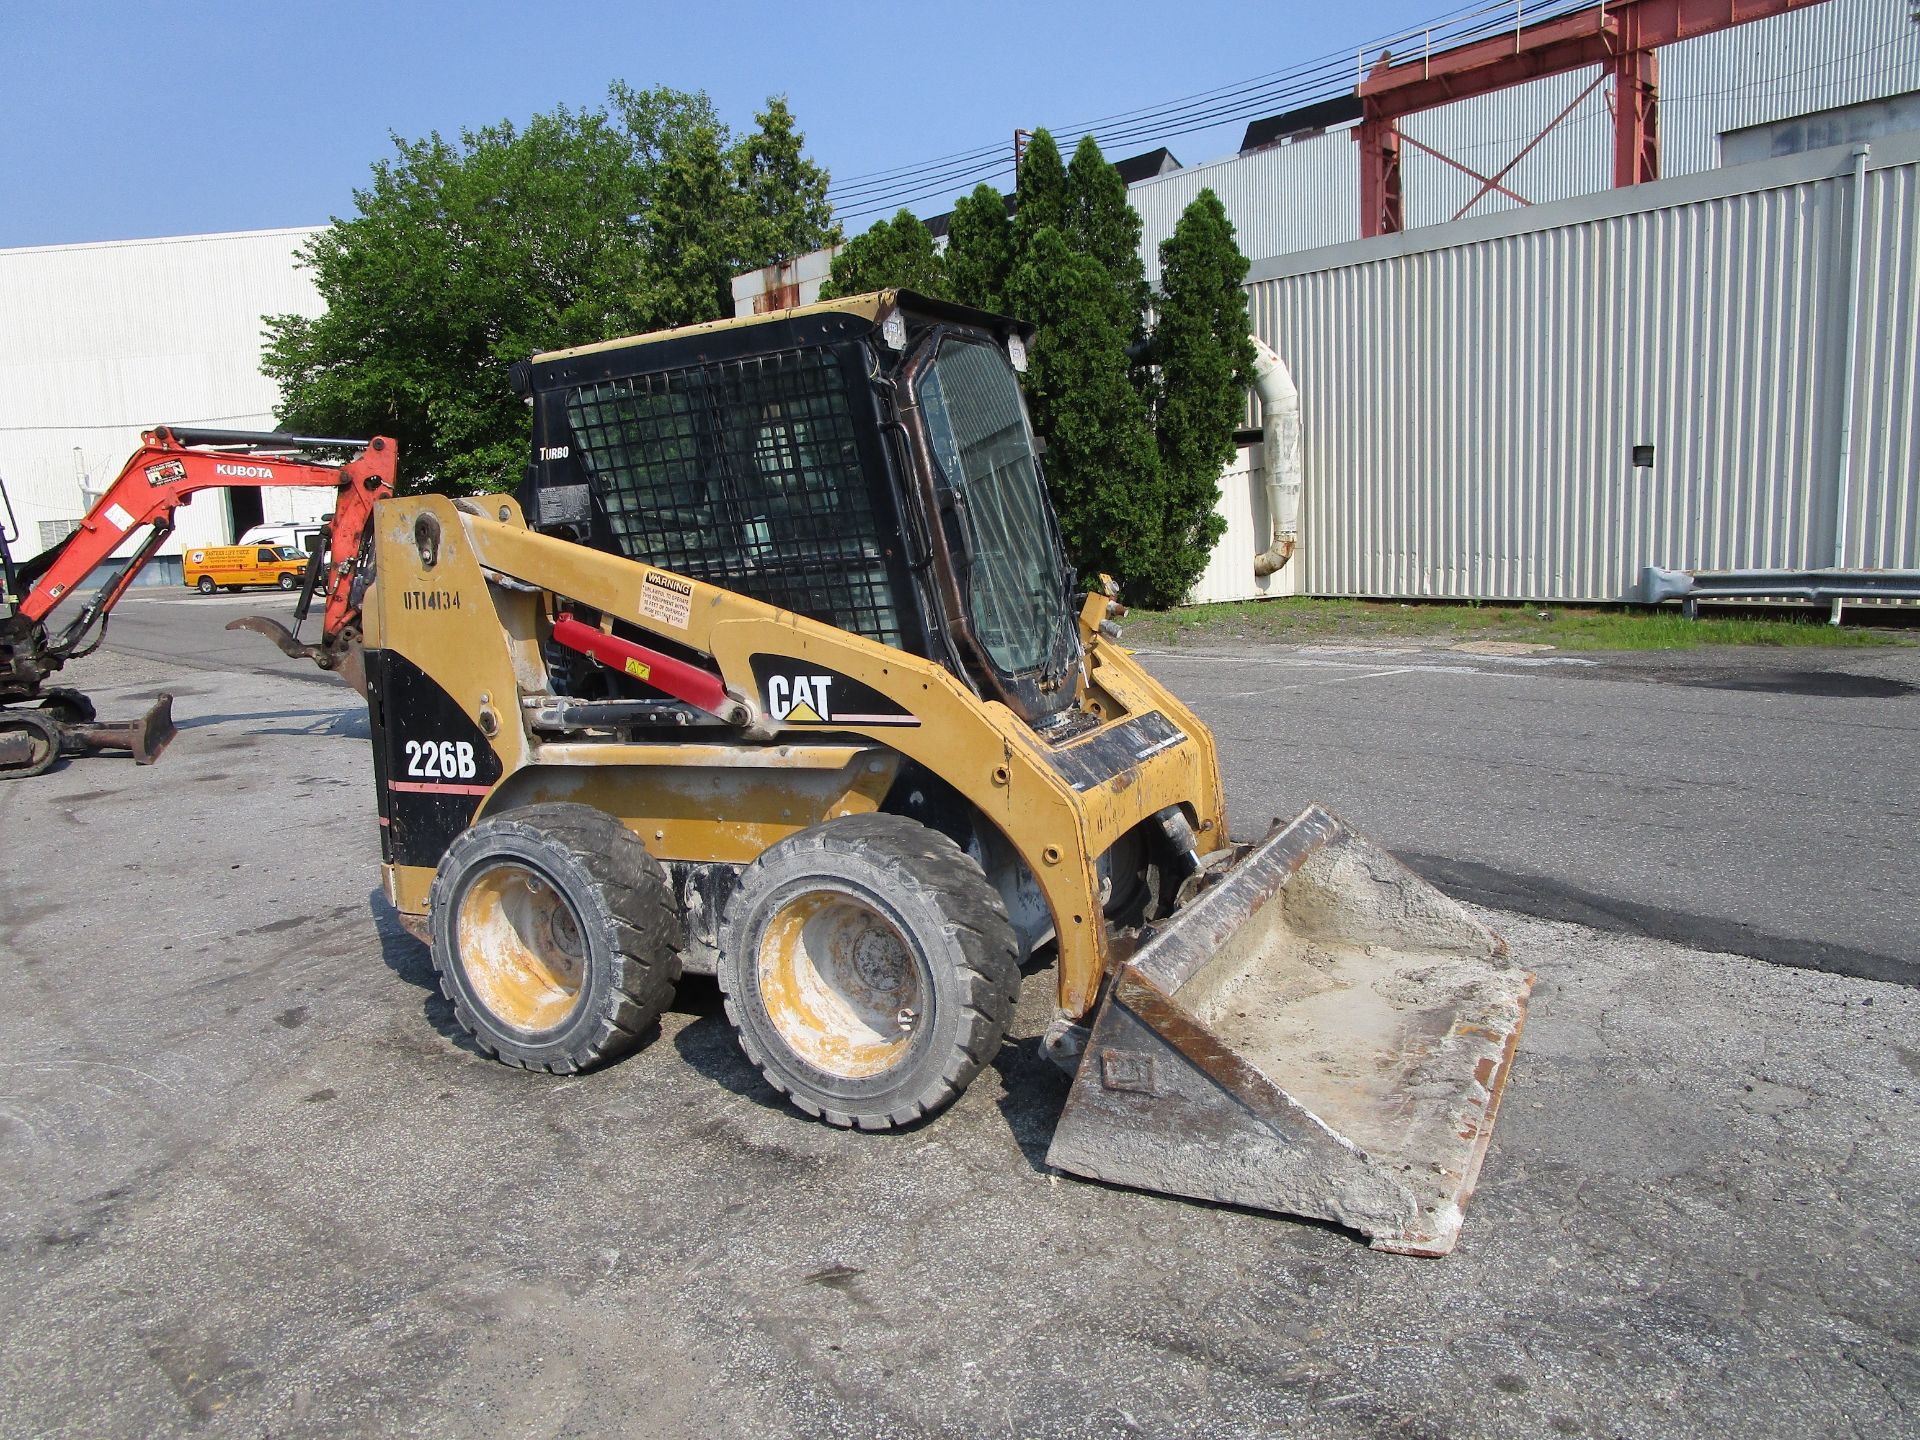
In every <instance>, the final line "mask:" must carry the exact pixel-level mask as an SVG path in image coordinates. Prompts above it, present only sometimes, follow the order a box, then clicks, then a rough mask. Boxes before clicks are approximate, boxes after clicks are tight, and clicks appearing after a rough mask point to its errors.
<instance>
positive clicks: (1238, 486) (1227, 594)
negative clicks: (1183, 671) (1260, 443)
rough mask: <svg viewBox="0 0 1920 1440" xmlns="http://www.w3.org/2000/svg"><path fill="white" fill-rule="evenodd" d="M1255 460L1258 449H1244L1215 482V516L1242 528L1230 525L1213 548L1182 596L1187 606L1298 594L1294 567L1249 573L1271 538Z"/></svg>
mask: <svg viewBox="0 0 1920 1440" xmlns="http://www.w3.org/2000/svg"><path fill="white" fill-rule="evenodd" d="M1259 455H1260V451H1259V447H1257V446H1256V447H1253V448H1252V449H1246V448H1243V449H1242V450H1241V451H1240V455H1239V458H1238V459H1236V460H1235V461H1234V463H1233V464H1231V465H1229V466H1228V467H1227V470H1226V473H1225V474H1223V475H1222V476H1221V477H1220V513H1221V514H1223V515H1233V516H1237V517H1240V519H1241V521H1242V523H1240V524H1237V525H1229V526H1228V527H1227V533H1226V534H1225V535H1223V536H1221V537H1220V543H1219V544H1217V545H1215V546H1214V547H1213V554H1212V555H1211V556H1209V557H1208V559H1207V568H1206V570H1205V571H1204V572H1203V573H1202V574H1201V576H1200V578H1199V579H1198V580H1197V581H1195V582H1194V586H1193V590H1192V591H1191V592H1190V593H1189V595H1188V596H1187V599H1188V601H1189V603H1191V604H1195V605H1204V604H1210V603H1212V602H1213V601H1216V600H1256V599H1264V598H1267V597H1269V596H1275V595H1295V594H1298V593H1299V588H1300V587H1299V577H1300V571H1299V569H1298V567H1296V566H1294V565H1291V564H1289V565H1287V566H1285V567H1283V568H1282V569H1281V570H1280V571H1279V572H1278V573H1277V574H1273V575H1255V574H1254V573H1253V561H1254V557H1255V556H1257V555H1259V554H1260V552H1261V551H1263V550H1265V549H1266V548H1267V542H1268V540H1269V538H1270V537H1271V535H1272V531H1271V530H1270V529H1269V528H1268V522H1267V496H1266V488H1265V485H1264V483H1263V481H1262V477H1261V475H1260V473H1259V472H1258V470H1257V468H1256V467H1257V466H1258V464H1259Z"/></svg>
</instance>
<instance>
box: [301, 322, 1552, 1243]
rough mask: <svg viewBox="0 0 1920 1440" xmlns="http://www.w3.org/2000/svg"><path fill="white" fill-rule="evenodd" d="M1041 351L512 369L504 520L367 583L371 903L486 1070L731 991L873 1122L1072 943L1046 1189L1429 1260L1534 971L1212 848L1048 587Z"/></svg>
mask: <svg viewBox="0 0 1920 1440" xmlns="http://www.w3.org/2000/svg"><path fill="white" fill-rule="evenodd" d="M1031 339H1032V336H1031V333H1030V332H1029V331H1028V330H1027V329H1025V328H1024V327H1022V326H1021V325H1019V324H1017V323H1015V322H1013V321H1010V320H1006V319H1003V318H1000V317H997V316H992V315H987V314H983V313H980V312H977V311H973V310H967V309H962V308H959V307H956V306H952V305H948V304H944V303H940V302H935V301H931V300H926V299H922V298H919V297H916V296H912V295H909V294H906V293H900V292H887V293H882V294H878V295H868V296H864V297H859V298H854V299H847V300H840V301H832V302H827V303H823V304H819V305H814V306H808V307H804V308H801V309H795V310H789V311H784V312H781V313H778V314H774V315H767V316H758V317H752V318H746V319H740V320H732V321H722V322H716V323H714V324H710V325H701V326H696V327H692V328H688V329H682V330H675V331H670V332H665V333H661V334H655V335H646V336H641V337H638V338H635V339H627V340H616V341H612V342H609V343H607V344H602V345H592V346H587V347H584V348H580V349H574V350H566V351H560V352H557V353H553V354H547V355H541V356H537V357H535V358H534V359H533V360H532V361H531V362H528V363H523V364H521V365H517V366H515V367H514V374H513V377H512V378H513V380H514V383H515V385H516V387H517V388H518V389H519V390H520V391H521V392H522V393H523V394H524V395H525V396H526V397H527V398H528V400H529V401H530V403H531V405H532V407H533V429H534V438H533V446H534V453H533V457H532V464H531V465H530V467H529V469H528V473H527V476H526V481H525V484H524V486H523V488H522V491H521V498H520V500H518V501H516V500H512V499H507V498H503V497H481V498H471V499H460V500H453V499H447V498H445V497H440V496H422V497H418V498H409V499H391V500H382V501H380V502H379V503H378V504H377V505H376V506H375V509H374V516H373V521H372V538H371V540H370V541H369V543H368V546H367V548H366V549H365V550H363V552H362V561H361V567H360V571H361V575H362V577H363V578H364V577H366V576H369V575H370V576H371V583H370V585H368V586H367V587H366V589H365V591H364V617H363V624H364V635H365V642H364V643H365V654H364V660H365V666H366V680H367V703H368V706H369V711H370V714H371V719H372V734H373V743H374V750H375V759H374V766H375V775H376V783H377V786H378V797H379V815H380V827H381V832H380V833H381V838H382V844H383V849H384V857H385V860H386V862H387V863H386V865H385V883H386V887H387V894H388V897H389V898H390V899H391V900H392V902H393V904H394V905H395V906H396V907H397V908H398V910H399V912H400V914H401V916H402V917H403V919H404V920H405V921H406V922H407V923H408V925H409V926H410V928H412V929H413V930H414V931H415V933H416V934H418V935H420V936H421V937H422V938H424V939H425V940H427V942H428V943H429V944H430V945H431V946H432V950H433V958H434V964H435V966H436V968H437V969H438V971H439V974H440V977H441V983H442V985H443V986H444V988H445V991H446V993H447V995H448V997H449V998H450V999H451V1000H452V1002H453V1005H454V1008H455V1012H456V1014H457V1015H458V1017H459V1019H460V1022H461V1023H462V1024H463V1025H464V1026H466V1027H467V1028H468V1029H469V1030H470V1031H471V1032H472V1034H473V1036H474V1037H475V1039H476V1040H477V1042H478V1043H479V1045H480V1046H481V1048H483V1049H484V1050H486V1051H487V1052H489V1053H491V1054H493V1055H496V1056H498V1057H499V1058H500V1059H502V1060H505V1061H507V1062H509V1063H512V1064H515V1065H522V1066H526V1067H529V1068H544V1069H547V1070H552V1071H559V1072H571V1071H575V1070H580V1069H584V1068H586V1067H589V1066H591V1065H594V1064H596V1063H598V1062H601V1061H604V1060H608V1059H610V1058H612V1057H614V1056H615V1055H618V1054H620V1053H621V1052H623V1051H625V1050H627V1049H629V1048H631V1047H633V1046H635V1045H636V1044H637V1043H638V1042H639V1041H640V1039H641V1038H642V1037H643V1036H644V1035H645V1034H646V1033H647V1032H648V1029H649V1027H650V1025H651V1023H652V1022H653V1020H654V1018H655V1016H656V1015H657V1014H658V1013H659V1012H660V1011H661V1009H662V1008H663V1007H664V1006H665V1005H666V1004H667V1003H668V1001H669V999H670V997H671V994H672V991H673V987H674V984H675V982H676V980H677V979H678V978H679V976H680V974H681V973H682V970H683V968H684V969H685V970H691V971H708V972H713V973H716V974H717V976H718V979H719V984H720V987H721V990H722V992H723V994H724V996H725V1001H726V1011H727V1015H728V1017H729V1019H730V1020H731V1021H732V1023H733V1025H734V1026H735V1028H736V1030H737V1032H738V1035H739V1039H740V1043H741V1045H742V1047H743V1048H744V1049H745V1051H746V1053H747V1055H748V1056H749V1057H750V1058H751V1059H752V1061H753V1063H754V1064H755V1065H757V1066H758V1067H759V1069H760V1070H761V1071H762V1073H764V1074H765V1076H766V1078H767V1080H768V1081H769V1082H770V1083H771V1084H772V1085H773V1086H774V1087H775V1088H777V1089H778V1090H779V1091H781V1092H782V1093H783V1094H785V1095H786V1096H787V1097H788V1098H789V1099H790V1100H791V1101H792V1103H793V1104H794V1105H795V1106H797V1107H798V1108H799V1109H801V1110H803V1111H805V1112H806V1113H807V1114H809V1115H813V1116H817V1117H819V1118H821V1119H823V1120H825V1121H827V1122H829V1123H831V1124H834V1125H840V1126H857V1127H859V1128H861V1129H885V1128H888V1127H892V1126H900V1125H907V1124H911V1123H913V1122H914V1121H917V1120H919V1119H921V1118H922V1117H924V1116H928V1115H931V1114H933V1113H934V1112H936V1111H938V1110H940V1109H941V1108H942V1107H944V1106H945V1105H947V1104H948V1103H949V1102H950V1101H952V1100H953V1099H954V1097H955V1096H957V1095H958V1094H959V1093H960V1092H961V1091H962V1090H964V1089H965V1088H966V1086H967V1084H968V1083H969V1082H970V1081H971V1080H972V1079H973V1078H974V1077H975V1075H976V1074H978V1072H979V1071H980V1069H981V1067H982V1066H983V1065H985V1064H986V1063H987V1062H988V1061H989V1060H991V1059H992V1057H993V1055H994V1053H995V1051H996V1050H997V1049H998V1047H999V1045H1000V1043H1001V1040H1002V1037H1003V1035H1004V1034H1005V1031H1006V1029H1007V1025H1008V1022H1009V1019H1010V1017H1011V1014H1012V1011H1013V1007H1014V1000H1015V995H1016V991H1017V989H1018V987H1019V984H1020V976H1021V967H1022V965H1023V963H1024V962H1025V961H1026V960H1027V959H1028V957H1029V956H1030V955H1031V954H1033V953H1034V952H1036V951H1038V950H1040V949H1042V947H1045V946H1047V945H1049V944H1050V945H1051V946H1052V948H1053V959H1054V964H1055V966H1056V969H1057V991H1056V1016H1055V1019H1054V1021H1053V1023H1052V1025H1051V1026H1050V1027H1049V1028H1048V1030H1047V1032H1046V1034H1045V1036H1044V1037H1043V1044H1044V1045H1045V1046H1046V1048H1047V1049H1048V1050H1049V1052H1050V1053H1051V1054H1052V1055H1053V1056H1054V1058H1055V1059H1057V1060H1059V1061H1060V1062H1061V1063H1062V1064H1064V1065H1066V1066H1067V1067H1068V1068H1070V1069H1072V1070H1073V1071H1074V1072H1075V1079H1074V1081H1073V1085H1072V1089H1071V1091H1070V1093H1069V1096H1068V1100H1067V1103H1066V1107H1065V1110H1064V1112H1063V1114H1062V1116H1061V1119H1060V1122H1059V1126H1058V1129H1057V1131H1056V1133H1055V1136H1054V1140H1053V1143H1052V1148H1051V1151H1050V1152H1049V1159H1050V1161H1051V1163H1052V1164H1053V1165H1054V1166H1056V1167H1058V1168H1059V1169H1062V1170H1066V1171H1070V1172H1074V1173H1077V1174H1080V1175H1085V1176H1091V1177H1095V1178H1098V1179H1101V1180H1105V1181H1111V1182H1116V1183H1120V1184H1124V1185H1131V1186H1137V1187H1141V1188H1147V1189H1153V1190H1161V1191H1167V1192H1170V1193H1174V1194H1180V1195H1186V1196H1193V1197H1199V1198H1203V1199H1207V1200H1214V1201H1224V1202H1229V1203H1233V1204H1238V1205H1246V1206H1254V1207H1259V1208H1263V1209H1269V1210H1276V1211H1283V1212H1290V1213H1296V1214H1304V1215H1313V1216H1319V1217H1323V1218H1326V1219H1330V1220H1333V1221H1336V1222H1338V1223H1340V1224H1342V1225H1346V1226H1349V1227H1351V1228H1354V1229H1356V1230H1359V1231H1362V1232H1364V1233H1365V1234H1366V1235H1368V1236H1369V1237H1370V1238H1371V1240H1372V1242H1373V1243H1374V1244H1375V1245H1376V1246H1378V1247H1381V1248H1384V1249H1389V1250H1396V1251H1402V1252H1407V1253H1416V1254H1444V1253H1445V1252H1447V1251H1448V1250H1450V1249H1451V1248H1452V1247H1453V1245H1454V1242H1455V1239H1456V1237H1457V1234H1458V1231H1459V1227H1460V1220H1461V1207H1462V1205H1463V1204H1464V1202H1465V1200H1466V1197H1467V1195H1468V1193H1469V1191H1470V1190H1471V1188H1472V1186H1473V1182H1474V1179H1475V1176H1476V1174H1477V1172H1478V1170H1479V1167H1480V1163H1481V1159H1482V1157H1483V1155H1484V1153H1485V1150H1486V1146H1487V1142H1488V1137H1489V1133H1490V1131H1491V1128H1492V1125H1493V1120H1494V1111H1495V1107H1496V1106H1497V1104H1498V1102H1499V1098H1500V1093H1501V1087H1502V1085H1503V1084H1504V1082H1505V1080H1506V1076H1507V1071H1508V1068H1509V1066H1510V1064H1511V1061H1512V1058H1513V1049H1514V1044H1515V1041H1516V1039H1517V1037H1518V1035H1519V1031H1520V1026H1521V1019H1522V1014H1523V1010H1524V1006H1525V999H1526V994H1527V990H1528V986H1529V984H1530V982H1531V979H1532V977H1531V976H1530V975H1528V974H1527V973H1526V972H1525V971H1524V970H1522V969H1520V968H1518V967H1517V966H1516V965H1514V964H1513V963H1512V962H1511V961H1510V960H1509V959H1508V958H1507V956H1506V951H1505V946H1504V945H1503V944H1502V942H1501V941H1500V939H1499V938H1498V937H1497V936H1496V935H1494V934H1493V933H1492V932H1490V931H1489V930H1487V929H1486V928H1485V927H1483V926H1482V925H1480V924H1479V923H1478V922H1477V921H1476V920H1474V919H1473V918H1472V917H1471V916H1470V915H1468V914H1467V913H1466V912H1465V911H1464V910H1463V909H1462V908H1461V907H1459V906H1458V905H1456V904H1455V903H1453V902H1452V901H1451V900H1449V899H1447V898H1446V897H1445V896H1443V895H1441V894H1440V893H1438V892H1437V891H1435V890H1434V889H1433V888H1431V887H1430V886H1428V885H1427V884H1425V883H1424V882H1422V881H1421V880H1419V879H1417V878H1416V877H1414V876H1413V875H1412V874H1410V873H1409V872H1408V871H1407V870H1405V869H1404V868H1403V867H1401V866H1400V865H1399V864H1398V863H1397V862H1395V861H1394V860H1393V859H1392V857H1390V856H1389V855H1387V854H1386V853H1384V852H1383V851H1381V850H1379V849H1377V848H1375V847H1373V846H1372V845H1370V844H1368V843H1367V842H1366V841H1364V840H1362V839H1361V838H1359V837H1358V836H1356V835H1355V834H1353V833H1352V832H1350V831H1349V830H1348V829H1346V827H1345V826H1343V825H1342V824H1341V823H1340V822H1339V821H1338V820H1336V819H1335V818H1333V817H1332V816H1331V815H1328V814H1327V813H1325V812H1324V811H1321V810H1319V809H1317V808H1310V809H1308V810H1307V811H1305V813H1303V814H1302V815H1300V816H1299V818H1297V819H1296V820H1294V821H1293V822H1292V823H1291V824H1288V825H1285V826H1277V827H1276V828H1275V829H1274V831H1273V832H1272V833H1271V834H1269V835H1268V836H1267V837H1266V838H1265V839H1264V840H1261V841H1259V842H1258V843H1256V844H1252V845H1235V844H1233V843H1231V842H1230V840H1229V838H1228V832H1227V816H1226V810H1225V805H1224V802H1223V797H1222V791H1221V780H1220V770H1219V765H1218V761H1217V758H1216V755H1215V750H1214V745H1213V741H1212V738H1211V736H1210V735H1209V734H1208V732H1207V729H1206V727H1205V726H1203V725H1202V724H1201V723H1200V722H1199V721H1198V720H1197V719H1196V718H1195V717H1194V715H1193V714H1192V713H1191V712H1190V711H1189V710H1188V709H1187V708H1186V707H1185V706H1184V705H1182V704H1181V703H1180V702H1179V701H1177V700H1176V699H1175V698H1174V697H1173V696H1172V695H1171V694H1170V693H1168V691H1167V690H1166V689H1164V688H1163V687H1162V686H1160V685H1158V684H1156V683H1155V682H1154V680H1153V679H1152V678H1151V677H1150V676H1149V675H1148V674H1147V673H1146V672H1145V671H1144V670H1143V669H1142V667H1141V666H1140V665H1139V664H1138V663H1137V662H1136V660H1135V659H1134V657H1133V656H1132V655H1131V654H1130V653H1129V652H1128V651H1126V650H1124V649H1122V648H1121V647H1120V646H1119V644H1117V643H1116V638H1115V637H1116V632H1115V631H1114V628H1113V625H1112V624H1111V621H1112V619H1114V618H1116V617H1117V616H1118V615H1119V614H1120V610H1119V606H1118V604H1117V602H1116V601H1115V600H1114V599H1113V598H1112V597H1111V596H1110V594H1104V593H1095V594H1092V595H1082V594H1080V593H1079V587H1078V586H1077V585H1076V583H1075V579H1074V576H1073V574H1072V572H1071V571H1070V570H1069V568H1068V567H1067V565H1066V563H1065V561H1064V559H1063V558H1062V547H1061V542H1060V536H1059V531H1058V529H1057V526H1056V523H1055V520H1054V516H1053V513H1052V511H1051V509H1050V507H1049V505H1048V501H1047V495H1046V490H1045V488H1044V485H1043V484H1042V480H1041V476H1040V471H1039V466H1038V463H1037V461H1036V446H1035V444H1034V440H1033V436H1032V434H1031V432H1030V430H1029V427H1028V422H1027V418H1026V412H1025V410H1024V407H1023V404H1022V401H1021V396H1020V390H1019V387H1018V382H1017V379H1016V373H1015V372H1016V371H1017V370H1018V369H1020V368H1021V367H1022V366H1023V365H1024V362H1025V352H1026V346H1027V344H1029V343H1030V342H1031ZM523 505H524V509H523ZM323 648H324V647H323Z"/></svg>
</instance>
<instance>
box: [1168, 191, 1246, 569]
mask: <svg viewBox="0 0 1920 1440" xmlns="http://www.w3.org/2000/svg"><path fill="white" fill-rule="evenodd" d="M1246 278H1247V259H1246V256H1244V255H1242V254H1241V253H1240V247H1239V246H1238V245H1237V244H1236V243H1235V241H1234V234H1233V223H1232V222H1231V221H1230V220H1228V219H1227V212H1226V207H1224V206H1223V205H1222V204H1221V203H1220V200H1219V197H1217V196H1216V195H1215V194H1214V193H1213V191H1211V190H1202V191H1201V192H1200V194H1199V195H1198V196H1196V197H1195V199H1194V200H1193V203H1192V204H1190V205H1188V206H1187V208H1186V210H1185V211H1184V212H1183V213H1182V214H1181V216H1180V220H1179V223H1178V224H1176V225H1175V226H1174V229H1173V234H1172V236H1171V237H1169V238H1168V240H1167V241H1166V242H1165V243H1164V244H1162V245H1161V247H1160V291H1161V293H1160V296H1159V303H1158V306H1157V313H1158V323H1157V324H1156V325H1155V327H1154V335H1153V359H1154V363H1155V375H1156V386H1155V389H1156V395H1155V399H1156V406H1155V411H1156V413H1155V416H1154V422H1155V424H1154V429H1155V434H1156V437H1157V439H1158V442H1159V452H1160V473H1161V487H1162V510H1161V516H1160V523H1159V526H1158V530H1159V533H1160V535H1161V547H1160V549H1161V554H1162V556H1163V557H1164V560H1163V563H1162V565H1161V567H1160V578H1159V581H1158V586H1159V589H1160V591H1161V593H1163V594H1170V595H1172V596H1174V597H1175V598H1176V600H1177V598H1178V597H1179V596H1182V595H1184V594H1185V592H1186V591H1187V590H1188V589H1190V588H1191V587H1192V584H1193V582H1194V581H1195V580H1197V579H1199V577H1200V572H1201V571H1202V570H1204V569H1205V568H1206V564H1207V557H1208V555H1209V554H1210V553H1211V552H1212V550H1213V546H1214V544H1215V542H1216V541H1218V540H1219V538H1220V535H1221V533H1222V531H1224V530H1225V528H1226V522H1225V521H1223V520H1222V519H1221V518H1220V517H1219V515H1218V514H1217V513H1216V512H1215V509H1214V506H1215V505H1216V504H1217V503H1218V501H1219V499H1220V485H1219V480H1220V471H1221V469H1222V468H1223V467H1224V466H1225V465H1226V464H1227V462H1229V461H1230V460H1232V459H1233V457H1234V452H1235V447H1234V440H1233V432H1234V430H1235V429H1236V428H1237V427H1238V426H1239V424H1240V421H1241V418H1242V416H1243V415H1244V414H1245V407H1246V387H1247V384H1248V383H1249V381H1250V380H1251V377H1252V373H1253V360H1254V349H1253V341H1252V339H1251V338H1249V334H1248V322H1247V295H1246V291H1245V290H1243V289H1242V288H1241V284H1242V282H1243V281H1244V280H1245V279H1246Z"/></svg>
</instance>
